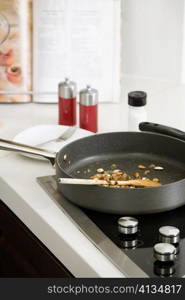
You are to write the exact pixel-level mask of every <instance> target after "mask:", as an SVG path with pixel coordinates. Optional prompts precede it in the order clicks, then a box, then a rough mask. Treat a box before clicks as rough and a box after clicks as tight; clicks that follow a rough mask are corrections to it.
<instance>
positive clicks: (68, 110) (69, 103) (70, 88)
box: [58, 78, 77, 126]
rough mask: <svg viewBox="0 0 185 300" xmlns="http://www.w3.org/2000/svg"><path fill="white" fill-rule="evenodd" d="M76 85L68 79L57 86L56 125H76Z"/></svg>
mask: <svg viewBox="0 0 185 300" xmlns="http://www.w3.org/2000/svg"><path fill="white" fill-rule="evenodd" d="M76 93H77V91H76V83H75V82H72V81H70V80H69V79H68V78H66V79H65V81H64V82H60V83H59V86H58V96H59V99H58V111H59V116H58V124H59V125H69V126H74V125H76Z"/></svg>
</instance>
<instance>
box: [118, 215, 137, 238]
mask: <svg viewBox="0 0 185 300" xmlns="http://www.w3.org/2000/svg"><path fill="white" fill-rule="evenodd" d="M118 230H119V232H120V233H122V234H135V233H137V231H138V220H137V219H135V218H133V217H121V218H119V220H118Z"/></svg>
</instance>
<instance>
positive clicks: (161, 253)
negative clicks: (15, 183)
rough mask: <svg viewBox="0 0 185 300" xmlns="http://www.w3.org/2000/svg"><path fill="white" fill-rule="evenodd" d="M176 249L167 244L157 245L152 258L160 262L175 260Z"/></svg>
mask: <svg viewBox="0 0 185 300" xmlns="http://www.w3.org/2000/svg"><path fill="white" fill-rule="evenodd" d="M175 253H176V248H175V247H174V246H173V245H171V244H169V243H158V244H155V246H154V257H155V258H156V260H158V261H161V262H170V261H174V260H175Z"/></svg>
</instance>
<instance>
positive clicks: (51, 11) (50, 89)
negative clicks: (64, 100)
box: [33, 0, 121, 103]
mask: <svg viewBox="0 0 185 300" xmlns="http://www.w3.org/2000/svg"><path fill="white" fill-rule="evenodd" d="M120 20H121V0H93V1H92V0H78V1H77V0H55V1H53V0H34V1H33V29H34V33H33V45H34V46H33V91H34V95H33V99H34V101H36V102H43V103H45V102H53V103H55V102H57V101H58V97H57V91H58V90H57V89H58V83H59V82H60V81H63V80H64V78H65V77H68V78H70V79H71V80H72V81H75V82H76V83H77V86H78V90H79V89H82V88H85V86H86V85H91V86H92V87H94V88H96V89H98V91H99V101H100V102H118V101H119V100H120V64H121V63H120V57H121V54H120V51H121V45H120V44H121V42H120V40H121V21H120Z"/></svg>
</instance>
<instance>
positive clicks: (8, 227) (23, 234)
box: [0, 200, 73, 278]
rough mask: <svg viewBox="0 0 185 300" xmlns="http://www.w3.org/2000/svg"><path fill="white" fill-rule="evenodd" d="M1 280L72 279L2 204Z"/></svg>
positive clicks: (0, 232)
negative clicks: (5, 278) (34, 278)
mask: <svg viewBox="0 0 185 300" xmlns="http://www.w3.org/2000/svg"><path fill="white" fill-rule="evenodd" d="M61 251H62V249H61ZM0 277H61V278H70V277H73V275H72V274H71V273H70V272H69V271H68V270H67V269H66V268H65V266H64V265H63V264H62V263H61V262H60V261H59V260H58V259H57V258H56V257H55V256H54V255H53V254H52V253H51V252H50V251H49V250H48V249H47V248H46V247H45V246H44V245H43V243H41V241H40V240H38V238H37V237H36V236H35V235H34V234H33V233H32V232H31V231H30V230H29V229H28V228H27V227H26V226H25V225H24V224H23V223H22V222H21V221H20V220H19V218H17V217H16V216H15V214H14V213H13V212H12V211H11V210H10V209H9V208H8V207H7V206H6V205H5V204H4V203H3V202H2V201H1V200H0Z"/></svg>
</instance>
